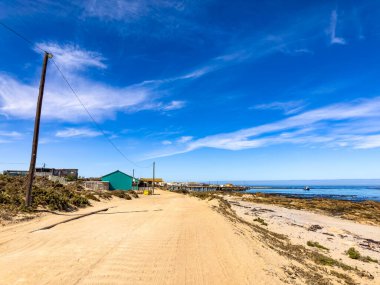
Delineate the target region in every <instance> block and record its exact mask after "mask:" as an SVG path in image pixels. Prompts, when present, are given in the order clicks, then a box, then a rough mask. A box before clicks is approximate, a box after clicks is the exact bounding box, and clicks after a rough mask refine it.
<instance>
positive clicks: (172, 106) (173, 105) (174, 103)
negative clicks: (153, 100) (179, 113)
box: [162, 101, 186, 111]
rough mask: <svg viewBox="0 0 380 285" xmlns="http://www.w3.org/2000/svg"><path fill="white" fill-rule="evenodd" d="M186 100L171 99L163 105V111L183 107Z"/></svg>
mask: <svg viewBox="0 0 380 285" xmlns="http://www.w3.org/2000/svg"><path fill="white" fill-rule="evenodd" d="M185 104H186V102H185V101H171V102H169V103H168V104H166V105H163V107H162V110H163V111H172V110H178V109H182V108H183V107H185Z"/></svg>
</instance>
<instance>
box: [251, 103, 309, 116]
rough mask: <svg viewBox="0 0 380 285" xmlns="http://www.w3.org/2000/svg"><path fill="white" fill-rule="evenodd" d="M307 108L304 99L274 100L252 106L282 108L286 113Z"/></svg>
mask: <svg viewBox="0 0 380 285" xmlns="http://www.w3.org/2000/svg"><path fill="white" fill-rule="evenodd" d="M304 108H305V103H304V102H302V101H288V102H272V103H268V104H260V105H255V106H252V107H250V108H249V109H254V110H280V111H282V112H284V113H285V114H286V115H292V114H295V113H298V112H300V111H302V110H303V109H304Z"/></svg>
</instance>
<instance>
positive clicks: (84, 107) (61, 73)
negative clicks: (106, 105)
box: [52, 59, 151, 168]
mask: <svg viewBox="0 0 380 285" xmlns="http://www.w3.org/2000/svg"><path fill="white" fill-rule="evenodd" d="M52 62H53V64H54V65H55V67H56V68H57V70H58V72H59V73H60V75H61V76H62V78H63V80H64V81H65V82H66V84H67V86H69V88H70V90H71V92H72V93H73V94H74V96H75V97H76V98H77V100H78V102H79V103H80V104H81V106H82V107H83V109H84V110H85V111H86V113H87V115H88V116H89V117H90V119H91V120H92V122H93V123H94V125H95V126H96V127H97V129H98V130H99V131H100V132H101V133H102V135H103V136H104V137H105V138H106V139H107V141H108V142H109V143H110V144H111V145H112V147H113V148H114V149H115V150H116V151H117V152H118V153H120V155H121V156H123V157H124V158H125V159H126V160H127V161H128V162H130V163H132V164H133V165H135V166H137V167H139V168H150V167H151V166H140V165H138V164H137V163H135V162H134V161H132V160H130V159H129V158H128V157H126V156H125V154H124V153H123V152H122V151H121V150H120V149H119V148H118V147H117V146H116V145H115V144H114V142H113V141H112V140H111V139H110V138H109V137H108V136H107V134H106V133H105V132H104V130H103V129H102V128H101V127H100V125H99V124H98V122H97V121H96V120H95V119H94V117H93V116H92V115H91V113H90V111H89V110H88V109H87V107H86V105H85V104H84V103H83V101H82V100H81V99H80V97H79V96H78V94H77V93H76V92H75V90H74V88H73V87H72V86H71V84H70V82H69V81H68V80H67V78H66V76H65V75H64V74H63V72H62V70H61V69H60V68H59V66H58V65H57V63H56V62H55V60H54V59H52Z"/></svg>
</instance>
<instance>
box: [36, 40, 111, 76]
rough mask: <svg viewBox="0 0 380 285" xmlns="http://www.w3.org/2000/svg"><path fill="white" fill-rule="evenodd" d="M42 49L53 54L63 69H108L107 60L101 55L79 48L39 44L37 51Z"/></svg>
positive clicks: (55, 44)
mask: <svg viewBox="0 0 380 285" xmlns="http://www.w3.org/2000/svg"><path fill="white" fill-rule="evenodd" d="M38 48H41V49H43V50H45V51H48V52H50V53H52V54H53V56H54V60H55V61H56V62H57V63H58V64H59V65H60V66H62V67H63V68H65V69H70V70H81V69H85V68H87V67H97V68H106V67H107V66H106V64H105V63H104V61H105V60H106V59H105V58H104V57H103V56H102V55H101V54H100V53H98V52H94V51H89V50H85V49H82V48H81V47H79V46H76V45H72V44H66V45H58V44H57V43H43V42H42V43H37V44H36V46H35V50H36V51H39V50H38Z"/></svg>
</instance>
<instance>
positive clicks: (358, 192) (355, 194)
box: [246, 185, 380, 202]
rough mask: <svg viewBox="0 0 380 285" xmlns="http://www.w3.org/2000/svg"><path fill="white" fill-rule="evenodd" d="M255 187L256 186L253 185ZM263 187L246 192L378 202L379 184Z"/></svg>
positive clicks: (379, 200) (379, 196) (379, 198)
mask: <svg viewBox="0 0 380 285" xmlns="http://www.w3.org/2000/svg"><path fill="white" fill-rule="evenodd" d="M254 187H257V186H254ZM264 187H265V188H251V189H249V190H247V191H246V192H248V193H257V192H260V193H271V194H282V195H285V196H290V197H300V198H329V199H337V200H350V201H358V202H359V201H365V200H373V201H378V202H380V186H321V185H313V186H309V187H310V190H309V191H305V190H304V189H303V187H302V186H299V185H283V186H280V185H273V186H270V185H265V186H264Z"/></svg>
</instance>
